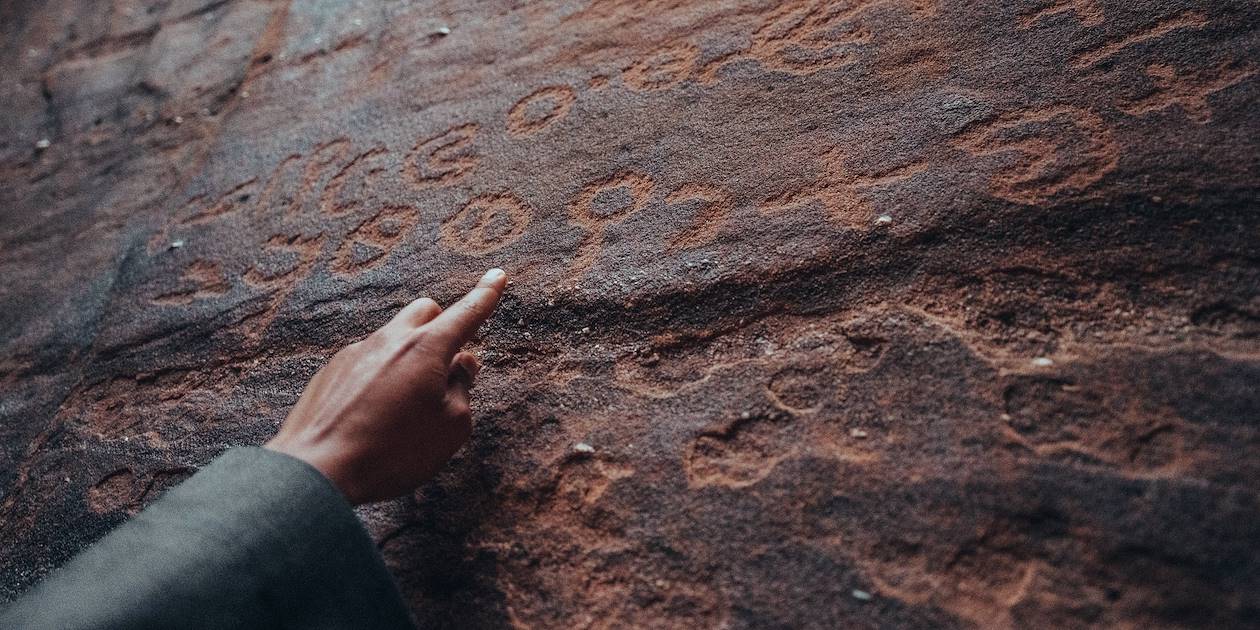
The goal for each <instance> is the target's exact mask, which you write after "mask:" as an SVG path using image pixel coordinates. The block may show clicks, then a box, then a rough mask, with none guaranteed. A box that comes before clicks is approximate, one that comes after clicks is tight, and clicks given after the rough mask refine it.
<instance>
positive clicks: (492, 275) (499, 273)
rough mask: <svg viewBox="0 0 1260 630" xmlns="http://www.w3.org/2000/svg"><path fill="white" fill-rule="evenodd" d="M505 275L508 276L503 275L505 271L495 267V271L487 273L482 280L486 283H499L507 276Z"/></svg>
mask: <svg viewBox="0 0 1260 630" xmlns="http://www.w3.org/2000/svg"><path fill="white" fill-rule="evenodd" d="M505 275H507V274H505V273H503V270H502V269H499V268H498V267H495V268H494V269H491V270H490V271H487V272H486V275H484V276H482V277H481V279H482V280H484V281H486V282H498V281H499V280H500V279H502V278H503V276H505Z"/></svg>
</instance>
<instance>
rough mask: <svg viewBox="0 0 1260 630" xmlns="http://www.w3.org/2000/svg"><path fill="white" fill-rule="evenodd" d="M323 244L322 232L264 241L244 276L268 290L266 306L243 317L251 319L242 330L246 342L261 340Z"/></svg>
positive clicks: (250, 283) (312, 264)
mask: <svg viewBox="0 0 1260 630" xmlns="http://www.w3.org/2000/svg"><path fill="white" fill-rule="evenodd" d="M323 244H324V235H323V234H319V235H317V236H312V237H303V236H300V235H299V236H284V235H276V236H273V237H271V238H270V239H268V240H267V243H266V245H265V246H264V249H263V254H264V258H263V260H261V261H259V262H256V263H255V264H254V266H253V267H250V269H249V271H247V272H245V275H244V279H245V282H247V283H248V284H249V285H251V286H253V287H257V288H260V289H265V290H268V291H270V292H271V300H270V301H269V302H268V305H267V308H265V309H263V311H262V312H260V313H257V314H255V315H251V316H250V317H248V318H247V319H246V321H248V322H254V324H253V325H252V327H251V330H250V331H249V332H247V333H246V337H248V338H249V340H250V341H252V342H253V343H259V342H261V341H262V334H263V333H264V332H266V330H267V328H268V327H269V326H271V323H272V322H273V321H275V318H276V315H277V314H278V313H279V311H280V307H281V306H282V305H283V304H284V301H285V300H286V299H288V297H289V295H290V294H291V293H292V292H293V290H294V289H296V288H297V285H298V283H300V282H301V281H302V280H303V279H304V278H306V276H307V274H309V273H310V271H311V269H313V268H314V267H315V263H316V262H317V261H318V260H319V254H320V251H321V250H322V249H323Z"/></svg>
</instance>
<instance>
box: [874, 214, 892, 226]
mask: <svg viewBox="0 0 1260 630" xmlns="http://www.w3.org/2000/svg"><path fill="white" fill-rule="evenodd" d="M889 223H892V217H890V216H888V215H886V214H881V215H879V218H878V219H875V225H888V224H889Z"/></svg>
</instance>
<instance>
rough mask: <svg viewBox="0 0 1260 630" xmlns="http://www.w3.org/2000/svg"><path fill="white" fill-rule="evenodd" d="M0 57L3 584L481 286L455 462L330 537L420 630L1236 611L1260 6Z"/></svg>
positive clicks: (1258, 144)
mask: <svg viewBox="0 0 1260 630" xmlns="http://www.w3.org/2000/svg"><path fill="white" fill-rule="evenodd" d="M0 31H2V36H3V44H2V45H3V58H4V59H6V60H7V61H6V72H5V73H4V77H3V79H0V97H2V98H3V101H4V114H3V116H0V182H2V183H3V186H0V207H3V211H2V212H0V270H2V271H3V277H4V282H3V283H2V284H0V304H3V307H4V308H3V309H0V349H2V352H0V401H2V402H0V490H2V492H3V494H0V586H2V589H3V590H0V595H2V596H3V599H11V598H13V597H15V596H16V595H17V594H18V593H19V592H20V591H21V590H22V589H24V588H25V587H27V586H28V585H30V584H32V583H34V582H35V581H37V580H38V579H40V578H41V577H42V576H44V575H45V574H46V573H47V572H48V571H49V570H50V569H51V568H53V567H55V566H57V565H58V564H60V563H62V562H64V561H65V560H66V559H67V558H69V557H70V556H72V555H73V554H74V553H76V552H77V551H79V550H80V549H82V548H83V547H85V546H86V545H88V544H90V543H91V542H92V541H93V540H95V539H97V538H99V537H100V536H102V535H104V534H105V533H106V532H107V531H108V530H109V529H110V528H111V527H113V526H116V525H117V524H118V523H120V522H121V521H123V520H124V519H125V518H126V517H127V516H128V515H130V514H134V513H135V512H136V511H138V510H139V509H141V508H142V507H143V506H144V505H145V504H146V503H148V502H149V501H151V500H152V499H153V498H154V497H156V496H157V495H158V494H160V493H161V491H162V490H163V489H165V488H167V487H169V486H170V485H172V484H174V483H178V482H179V481H180V480H181V479H183V478H185V477H186V476H187V475H189V474H191V473H192V472H193V471H195V470H196V468H197V467H198V466H200V465H203V464H205V463H206V462H208V461H209V460H211V459H213V458H214V457H215V456H216V455H217V454H218V453H219V452H221V451H222V450H223V449H224V448H226V447H228V446H230V445H238V444H257V443H261V442H262V441H264V440H265V439H266V438H267V437H268V436H269V435H270V434H271V433H272V432H273V431H274V429H275V427H276V426H277V425H278V423H279V422H280V421H281V419H282V418H283V417H284V414H285V411H286V409H287V408H288V406H289V405H291V404H292V403H293V402H294V400H295V398H296V395H297V393H298V392H299V390H300V387H301V385H302V384H303V383H304V382H305V380H306V379H308V378H309V377H310V375H311V374H313V373H314V371H315V370H316V369H317V368H318V367H319V366H320V365H321V364H322V362H323V361H325V360H326V359H327V357H328V356H329V355H330V354H331V353H332V352H334V351H335V350H336V349H337V348H339V347H340V346H342V345H343V344H345V343H347V342H350V341H352V340H354V339H356V338H358V337H359V336H361V335H363V334H365V333H366V332H368V331H369V330H371V329H373V328H374V327H376V326H377V325H379V324H380V323H382V322H383V321H384V320H385V319H386V318H388V317H389V315H390V314H391V313H392V312H393V311H394V310H395V309H397V308H398V307H399V306H400V305H402V304H404V303H405V302H407V301H409V300H410V299H412V298H414V297H417V296H419V295H425V294H427V295H432V296H434V297H436V298H438V299H439V301H449V300H451V299H453V298H454V297H456V296H457V295H458V294H459V293H460V292H461V290H462V289H463V288H464V287H466V286H467V285H468V284H469V283H470V282H471V281H472V280H473V279H474V278H475V277H476V276H477V275H478V274H479V272H480V271H481V270H483V269H485V268H487V267H489V266H492V265H500V266H503V267H504V268H506V269H508V270H509V272H510V273H511V274H512V275H513V277H514V283H513V285H512V287H511V290H510V294H509V295H508V296H507V297H506V299H505V301H504V303H503V306H502V308H501V310H500V312H499V313H498V314H497V315H496V317H495V318H494V319H493V321H492V322H491V323H490V324H488V325H487V327H486V329H485V331H484V337H483V339H482V340H481V341H479V342H478V344H477V346H478V347H477V349H478V351H479V353H480V355H481V356H482V358H483V360H484V362H485V363H486V366H487V369H486V370H485V372H484V377H483V379H482V383H481V384H480V388H479V392H480V397H479V400H478V401H477V422H478V424H477V429H476V432H475V436H474V439H473V443H472V444H471V446H470V447H469V448H467V449H466V450H465V451H463V452H462V453H461V454H460V455H459V456H458V457H457V458H456V460H455V461H454V462H453V463H452V465H451V466H450V467H449V468H448V469H447V470H446V471H445V472H444V473H443V474H442V475H441V476H440V477H439V478H438V479H437V480H436V481H435V482H433V483H431V484H430V485H428V486H426V487H424V488H423V489H421V490H420V491H419V492H417V493H416V495H415V496H414V497H412V498H409V499H407V500H402V501H397V502H392V503H387V504H381V505H377V506H372V507H369V508H365V509H363V510H362V513H361V516H362V517H363V518H364V520H365V522H366V523H367V524H368V526H369V529H370V530H371V532H372V533H373V535H374V537H375V538H376V539H377V540H378V541H379V545H380V548H381V550H382V552H383V553H384V555H385V557H386V559H387V561H388V563H389V565H390V567H391V568H392V570H393V571H394V573H395V575H396V576H397V577H398V579H399V581H400V583H401V586H402V588H403V590H404V593H405V595H406V597H407V598H408V599H409V601H410V602H411V603H412V604H413V605H414V608H415V611H416V614H417V616H418V618H419V619H420V620H421V621H422V622H423V623H425V624H426V625H427V626H434V627H441V626H457V627H469V626H476V627H499V626H506V625H516V626H520V627H597V628H604V627H634V626H644V627H723V626H726V627H734V628H744V627H821V628H831V627H836V625H838V624H839V625H844V626H852V627H876V626H883V627H887V626H898V627H925V628H926V627H932V628H938V627H1060V628H1067V627H1080V626H1093V625H1102V626H1117V627H1179V626H1209V625H1210V626H1213V627H1248V626H1251V627H1254V625H1255V624H1257V623H1260V604H1258V603H1257V602H1260V599H1258V597H1257V593H1258V592H1260V547H1258V546H1257V541H1260V483H1258V481H1257V480H1260V387H1258V386H1257V384H1258V383H1260V238H1258V237H1260V213H1258V212H1257V210H1258V209H1260V206H1258V198H1260V194H1258V193H1260V5H1258V4H1257V3H1256V2H1254V1H1250V0H1211V1H1208V0H1160V1H1151V2H1121V1H1119V0H1018V1H1014V2H1006V1H998V0H980V1H977V2H963V1H959V0H849V1H848V2H839V3H824V2H810V1H794V2H786V3H782V4H775V3H769V2H745V3H739V2H703V3H688V2H682V1H679V0H592V1H590V2H585V3H577V2H571V3H506V2H497V3H491V2H484V3H455V2H436V3H409V2H379V3H378V2H360V3H332V2H322V1H319V0H291V1H288V2H265V1H261V0H218V1H208V0H155V1H150V2H143V1H128V0H115V1H114V2H112V3H110V2H98V3H85V2H77V1H75V0H47V1H39V2H36V1H34V0H15V1H13V2H6V3H4V4H3V5H0ZM579 445H581V446H579ZM263 481H265V480H260V482H263Z"/></svg>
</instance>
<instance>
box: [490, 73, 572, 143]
mask: <svg viewBox="0 0 1260 630" xmlns="http://www.w3.org/2000/svg"><path fill="white" fill-rule="evenodd" d="M576 99H577V93H576V92H574V91H573V88H571V87H569V86H567V85H552V86H548V87H544V88H540V89H538V90H535V91H534V92H532V93H530V94H529V95H528V96H526V97H525V98H523V99H521V100H520V101H518V102H517V103H516V105H513V106H512V109H511V111H509V112H508V116H507V130H508V133H510V134H512V135H514V136H528V135H532V134H535V133H538V132H539V131H542V130H543V129H546V128H547V127H549V126H551V125H552V124H554V123H556V121H559V120H560V119H562V118H564V117H565V115H566V114H568V113H569V108H571V107H573V101H575V100H576Z"/></svg>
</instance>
